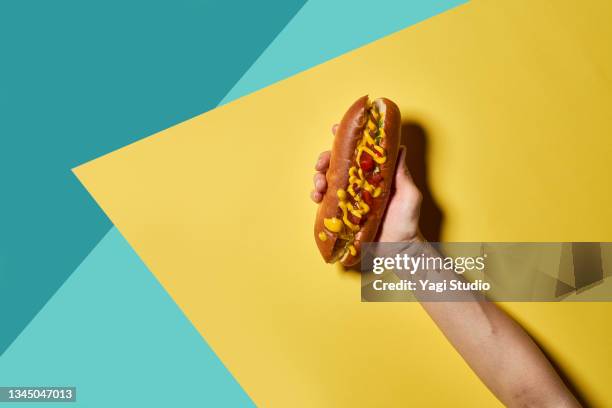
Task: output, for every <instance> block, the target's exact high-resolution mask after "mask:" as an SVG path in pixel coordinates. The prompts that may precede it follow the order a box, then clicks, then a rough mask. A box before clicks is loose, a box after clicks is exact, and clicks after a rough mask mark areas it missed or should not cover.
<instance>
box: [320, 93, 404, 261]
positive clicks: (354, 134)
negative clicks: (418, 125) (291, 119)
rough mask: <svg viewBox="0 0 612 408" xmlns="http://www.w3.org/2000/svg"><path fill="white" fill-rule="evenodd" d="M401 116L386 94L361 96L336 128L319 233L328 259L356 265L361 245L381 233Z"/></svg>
mask: <svg viewBox="0 0 612 408" xmlns="http://www.w3.org/2000/svg"><path fill="white" fill-rule="evenodd" d="M400 126H401V115H400V111H399V109H398V107H397V105H396V104H395V103H393V102H391V101H390V100H389V99H386V98H379V99H376V100H374V101H373V102H370V100H369V98H368V96H367V95H366V96H363V97H361V98H359V99H358V100H357V101H356V102H355V103H353V105H352V106H351V107H350V108H349V110H348V111H347V112H346V113H345V114H344V117H343V118H342V120H341V121H340V124H339V125H338V128H337V130H336V136H335V138H334V144H333V146H332V150H331V159H330V163H329V169H328V171H327V174H326V178H327V191H326V193H325V195H324V196H323V200H322V201H321V203H320V204H319V208H318V210H317V217H316V220H315V227H314V236H315V240H316V242H317V246H318V247H319V251H320V252H321V255H322V256H323V259H324V260H325V261H326V262H329V263H333V262H340V263H341V264H342V265H344V266H352V265H355V264H356V263H357V262H359V260H360V250H361V244H362V243H363V242H371V241H372V240H374V238H375V237H376V233H377V231H378V227H379V225H380V222H381V219H382V217H383V215H384V213H385V209H386V207H387V202H388V201H389V193H390V190H391V184H392V182H393V177H394V173H395V164H396V161H397V155H398V152H399V144H400Z"/></svg>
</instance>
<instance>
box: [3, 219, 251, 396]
mask: <svg viewBox="0 0 612 408" xmlns="http://www.w3.org/2000/svg"><path fill="white" fill-rule="evenodd" d="M83 294H87V296H83ZM135 294H138V296H137V297H135V296H134V295H135ZM0 384H4V385H7V386H10V385H16V384H21V385H24V386H27V385H35V384H39V385H42V386H52V385H57V386H66V385H67V384H69V385H71V386H76V387H77V404H78V405H81V406H86V407H94V406H97V407H118V406H122V407H190V406H202V407H203V406H212V407H220V406H253V404H252V402H251V401H250V399H249V397H248V396H247V395H246V394H245V393H244V391H242V389H241V388H240V386H239V385H238V383H237V382H236V381H235V380H234V379H233V377H232V376H231V374H229V372H228V371H227V370H226V369H225V367H224V366H223V364H222V363H221V362H220V361H219V359H218V358H217V357H216V356H215V354H214V353H213V351H212V350H211V349H210V348H209V347H208V346H207V345H206V343H205V342H204V341H202V337H201V336H200V334H199V333H198V332H197V331H196V329H195V328H194V327H193V326H192V325H191V323H189V321H188V320H187V319H186V318H185V316H184V315H183V313H182V312H181V311H180V310H179V309H178V307H177V306H176V305H175V304H174V302H173V301H172V299H171V298H170V297H169V296H168V294H167V293H166V292H165V291H164V289H163V288H162V287H161V286H160V284H159V283H158V282H157V280H156V279H155V277H154V276H153V275H152V274H151V273H150V272H149V271H148V270H147V268H146V267H145V266H144V265H143V264H142V262H141V261H140V259H139V258H138V256H137V255H136V254H135V253H134V251H133V250H132V249H131V248H130V247H129V245H128V244H127V242H125V240H124V239H123V237H122V236H121V235H120V234H119V233H118V232H117V230H116V229H113V230H112V231H110V232H109V233H108V234H107V235H106V236H105V237H104V238H103V239H102V241H101V242H100V243H99V244H98V245H97V246H96V249H95V251H93V252H92V254H90V255H89V256H88V257H87V258H86V259H85V261H83V263H82V264H81V266H79V267H78V268H77V270H76V271H75V272H74V273H73V274H72V276H70V278H69V279H68V280H67V281H66V282H65V283H64V285H63V286H62V287H61V288H60V289H59V291H58V292H57V293H56V294H55V296H53V298H52V299H51V300H50V301H49V302H48V304H47V305H46V306H45V308H44V309H43V310H42V311H41V313H40V314H38V316H36V318H35V319H34V320H33V321H32V323H31V324H30V325H29V326H28V327H27V328H26V329H25V330H24V332H23V334H22V335H21V336H19V338H18V339H17V340H16V341H15V342H14V343H13V345H12V346H11V348H10V349H9V350H8V351H7V352H6V353H5V354H4V356H3V357H2V370H0ZM77 404H74V403H61V404H55V403H54V404H51V405H52V406H54V407H55V406H67V407H74V406H75V405H77ZM4 405H5V404H0V406H4ZM10 405H16V406H20V407H23V406H25V405H26V404H23V403H19V404H10ZM27 405H32V406H34V407H36V406H38V407H40V406H48V405H47V404H42V405H41V404H39V403H32V404H27Z"/></svg>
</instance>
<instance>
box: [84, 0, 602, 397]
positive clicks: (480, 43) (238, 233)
mask: <svg viewBox="0 0 612 408" xmlns="http://www.w3.org/2000/svg"><path fill="white" fill-rule="evenodd" d="M611 17H612V2H609V1H589V2H573V1H544V0H540V1H523V0H521V1H518V0H509V1H472V2H471V3H469V4H468V5H466V6H462V7H459V8H457V9H454V10H452V11H450V12H447V13H444V14H442V15H440V16H437V17H434V18H433V19H431V20H428V21H426V22H424V23H421V24H419V25H417V26H415V27H412V28H408V29H406V30H404V31H401V32H399V33H397V34H394V35H392V36H389V37H387V38H384V39H382V40H379V41H377V42H375V43H373V44H371V45H369V46H366V47H363V48H361V49H359V50H357V51H354V52H352V53H349V54H346V55H344V56H342V57H340V58H338V59H335V60H333V61H331V62H328V63H326V64H323V65H321V66H318V67H316V68H314V69H311V70H309V71H307V72H305V73H302V74H300V75H298V76H295V77H293V78H290V79H288V80H285V81H282V82H280V83H278V84H276V85H274V86H271V87H269V88H267V89H264V90H262V91H260V92H257V93H255V94H253V95H250V96H248V97H245V98H242V99H240V100H238V101H236V102H234V103H231V104H229V105H226V106H223V107H221V108H219V109H216V110H214V111H211V112H208V113H206V114H204V115H201V116H199V117H196V118H194V119H192V120H190V121H188V122H185V123H183V124H180V125H177V126H175V127H173V128H171V129H168V130H166V131H164V132H161V133H160V134H158V135H155V136H153V137H150V138H148V139H145V140H143V141H141V142H138V143H136V144H133V145H130V146H128V147H126V148H123V149H120V150H118V151H116V152H114V153H112V154H109V155H107V156H105V157H102V158H100V159H98V160H95V161H93V162H90V163H88V164H85V165H83V166H81V167H79V168H77V169H75V173H76V174H77V176H78V177H79V179H80V180H81V181H82V182H83V183H84V185H85V186H86V187H87V189H88V190H89V191H90V192H91V193H92V195H93V196H94V198H95V199H96V200H97V201H98V203H99V204H100V205H101V206H102V208H103V209H104V211H105V212H106V213H107V214H108V215H109V217H110V218H111V219H112V221H113V222H114V224H115V225H116V226H117V227H118V228H119V229H120V231H121V232H122V233H123V234H124V236H125V237H126V238H127V239H128V241H129V242H130V243H131V244H132V246H133V247H134V249H135V250H136V251H137V252H138V254H139V255H140V256H141V257H142V259H143V260H144V261H145V263H146V264H147V266H148V267H149V268H150V270H151V271H152V272H153V273H154V274H155V275H156V276H157V277H158V279H159V280H160V282H161V283H162V284H163V286H164V287H165V288H166V290H167V291H168V292H169V293H170V295H171V296H172V297H173V298H174V299H175V301H176V302H177V303H178V304H179V306H180V307H181V308H182V310H183V311H184V312H185V313H186V315H187V316H188V317H189V319H190V320H191V321H192V322H193V324H194V325H195V326H196V328H197V329H198V330H199V331H200V333H202V335H203V336H204V337H205V338H206V340H207V341H208V342H209V344H210V345H211V347H212V348H213V349H214V350H215V352H216V353H217V354H218V356H219V357H220V358H221V360H222V361H223V362H224V363H225V365H226V366H227V367H228V369H229V370H230V371H231V372H232V374H233V375H234V376H235V377H236V379H237V380H238V381H239V382H240V384H241V385H242V386H243V387H244V389H245V390H246V392H247V393H248V394H249V395H250V396H251V397H252V398H253V400H254V402H255V403H257V404H260V405H261V406H278V407H287V406H292V407H294V406H305V407H314V406H329V407H338V406H347V407H357V406H405V405H410V406H455V407H458V406H466V407H474V406H495V405H496V404H498V403H497V402H496V400H495V399H494V397H493V396H492V395H491V394H490V393H489V391H487V390H486V388H485V387H484V386H483V385H481V383H480V382H479V381H478V379H477V378H476V377H475V376H474V374H473V373H472V372H471V371H470V370H469V368H468V367H467V365H466V364H465V363H464V362H463V361H462V360H461V358H460V357H459V356H458V355H457V354H456V353H455V351H454V350H453V349H452V347H451V346H450V344H449V343H448V342H447V341H446V340H445V339H444V337H443V336H442V335H441V334H440V333H439V331H438V330H437V329H436V327H435V326H434V324H433V323H432V322H431V321H430V319H429V318H428V317H427V315H426V314H425V313H424V312H423V311H422V309H421V308H420V306H419V305H418V304H368V303H363V304H362V303H360V294H359V276H358V274H356V273H353V272H344V271H341V270H339V269H338V268H337V267H335V266H328V265H325V264H324V263H323V262H322V260H321V259H320V258H319V254H318V252H317V248H316V245H315V243H314V241H313V238H312V223H313V220H314V214H315V205H314V204H312V203H311V202H310V201H309V199H308V193H309V191H310V189H311V183H312V180H311V178H312V172H313V165H314V161H315V158H316V156H317V154H318V153H319V152H320V151H321V150H324V149H327V148H329V146H330V144H331V135H330V132H329V129H330V125H331V124H332V123H334V122H335V121H337V120H338V119H339V118H340V116H341V115H342V113H343V111H344V109H346V108H347V107H348V106H349V104H350V103H351V102H352V101H353V100H354V99H356V98H357V97H358V96H361V95H362V94H365V93H369V94H370V95H371V96H374V97H375V96H386V97H389V98H391V99H392V100H394V101H396V102H397V103H398V105H399V106H400V107H401V110H402V114H403V116H404V118H405V119H407V120H410V121H414V122H417V123H419V124H420V125H421V126H422V127H423V128H424V129H425V131H426V133H427V138H428V145H429V149H428V152H427V158H426V159H427V163H428V174H429V184H430V188H431V191H432V194H433V196H434V198H435V199H436V201H437V203H438V204H439V206H440V207H441V208H442V210H443V212H444V216H445V218H444V224H443V229H442V238H443V239H444V240H448V241H581V240H588V241H610V240H612V192H611V189H610V184H609V183H610V174H611V172H612V161H611V160H610V156H611V153H612V142H611V136H612V115H611V114H610V113H611V112H610V110H611V107H612V92H611V91H612V89H611V78H612V77H611V74H612V67H611V64H612V55H611V53H612V47H610V46H609V40H610V38H612V25H610V24H609V22H610V21H611ZM408 148H410V146H408ZM134 301H138V300H137V299H134ZM504 307H505V308H506V309H507V310H508V311H509V312H510V313H511V314H512V315H513V316H515V317H516V318H517V319H518V320H519V321H520V322H521V323H523V324H524V325H525V327H526V328H527V329H528V330H529V331H530V333H532V335H533V336H534V337H535V338H536V339H537V340H538V341H539V342H540V343H541V344H542V345H543V346H544V348H545V349H546V350H547V352H548V353H550V354H551V356H552V357H553V358H554V360H555V361H556V362H557V364H558V365H559V366H561V367H562V368H563V369H564V371H565V372H566V374H567V376H568V377H569V379H570V380H571V381H572V382H573V383H574V384H575V386H576V387H577V388H578V389H579V390H580V392H581V393H582V394H583V397H584V398H585V399H586V400H587V401H589V402H591V403H592V404H594V405H596V406H601V405H603V404H604V402H606V401H607V402H610V401H612V389H611V388H610V387H609V385H610V381H611V379H612V364H611V363H612V345H611V344H610V338H611V337H612V328H611V325H610V320H611V318H610V316H611V313H612V305H611V304H609V303H589V304H587V303H584V304H579V303H566V304H536V303H529V304H517V303H514V304H506V305H504Z"/></svg>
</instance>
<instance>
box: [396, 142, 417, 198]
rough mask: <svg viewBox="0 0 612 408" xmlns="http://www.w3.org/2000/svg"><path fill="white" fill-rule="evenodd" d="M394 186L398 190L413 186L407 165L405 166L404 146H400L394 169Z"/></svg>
mask: <svg viewBox="0 0 612 408" xmlns="http://www.w3.org/2000/svg"><path fill="white" fill-rule="evenodd" d="M395 186H396V188H397V189H398V190H402V189H404V188H406V187H414V181H413V180H412V176H411V175H410V171H409V170H408V166H406V146H400V151H399V155H398V157H397V166H396V169H395Z"/></svg>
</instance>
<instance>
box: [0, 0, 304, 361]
mask: <svg viewBox="0 0 612 408" xmlns="http://www.w3.org/2000/svg"><path fill="white" fill-rule="evenodd" d="M302 4H303V0H284V1H282V2H278V1H258V2H238V1H221V2H217V1H200V0H173V1H150V0H147V1H143V0H138V1H119V0H108V1H81V0H55V1H48V0H40V1H32V0H22V1H12V0H7V1H2V2H0V42H1V51H0V52H1V58H0V59H1V61H2V62H1V63H0V112H1V120H0V138H1V139H0V140H1V147H0V175H1V180H2V196H1V198H0V200H1V206H2V207H1V211H0V214H1V217H2V218H1V223H0V225H1V233H0V311H1V312H0V324H1V326H2V330H0V353H2V352H3V351H4V350H5V349H6V348H7V347H8V345H9V344H10V343H11V342H12V341H13V340H14V338H15V337H16V336H17V335H18V334H19V332H21V330H22V329H23V328H24V327H25V325H26V324H27V323H28V322H29V321H30V319H31V318H32V317H33V316H34V315H35V314H36V313H37V312H38V311H39V310H40V308H41V307H42V306H43V305H44V304H45V302H46V301H47V300H48V299H49V297H50V296H51V295H52V294H53V293H54V292H55V291H56V290H57V289H58V288H59V287H60V286H61V284H62V283H63V282H64V281H65V280H66V278H67V277H68V276H69V275H70V274H71V273H72V271H73V270H74V269H75V268H76V266H77V265H78V264H79V263H80V262H81V261H82V260H83V258H84V257H85V256H86V255H87V254H88V253H89V252H90V251H91V250H92V248H93V247H94V246H95V245H96V243H97V242H98V241H99V240H100V239H101V238H102V236H104V234H105V233H106V232H108V230H109V228H110V227H111V224H110V222H109V221H108V219H107V218H106V217H105V215H104V214H103V213H102V211H100V209H99V208H98V207H97V205H96V204H95V202H94V201H93V200H91V198H90V197H89V196H88V194H87V192H86V191H85V190H84V189H83V187H82V186H81V185H80V184H79V182H78V181H77V179H76V178H75V177H74V176H73V175H72V173H71V172H70V169H71V168H72V167H74V166H76V165H78V164H80V163H82V162H84V161H87V160H90V159H93V158H95V157H97V156H100V155H102V154H104V153H107V152H110V151H112V150H115V149H117V148H119V147H121V146H124V145H126V144H128V143H130V142H133V141H136V140H138V139H141V138H143V137H145V136H147V135H150V134H152V133H154V132H157V131H160V130H162V129H165V128H167V127H169V126H171V125H174V124H176V123H177V122H181V121H183V120H186V119H188V118H190V117H192V116H194V115H196V114H199V113H201V112H203V111H206V110H208V109H211V108H213V107H214V106H216V105H217V104H218V103H219V101H220V100H221V99H222V98H223V96H224V95H225V94H226V93H227V92H228V90H229V89H230V88H231V87H232V85H233V84H234V83H235V82H236V80H238V78H240V76H241V75H242V74H243V73H244V72H245V71H246V70H247V68H248V67H249V66H250V65H251V63H252V62H253V61H254V59H255V58H256V57H257V56H258V55H259V54H260V53H261V52H262V51H263V50H264V48H265V47H266V46H267V44H268V43H269V42H270V41H271V40H272V39H273V38H274V37H275V36H276V34H277V33H278V32H279V31H280V30H281V29H282V27H283V26H284V25H285V24H286V23H287V22H288V21H289V20H290V19H291V17H292V16H293V15H294V14H295V13H296V12H297V10H298V9H299V8H300V7H301V6H302ZM255 15H256V16H258V18H257V19H254V18H253V16H255Z"/></svg>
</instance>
